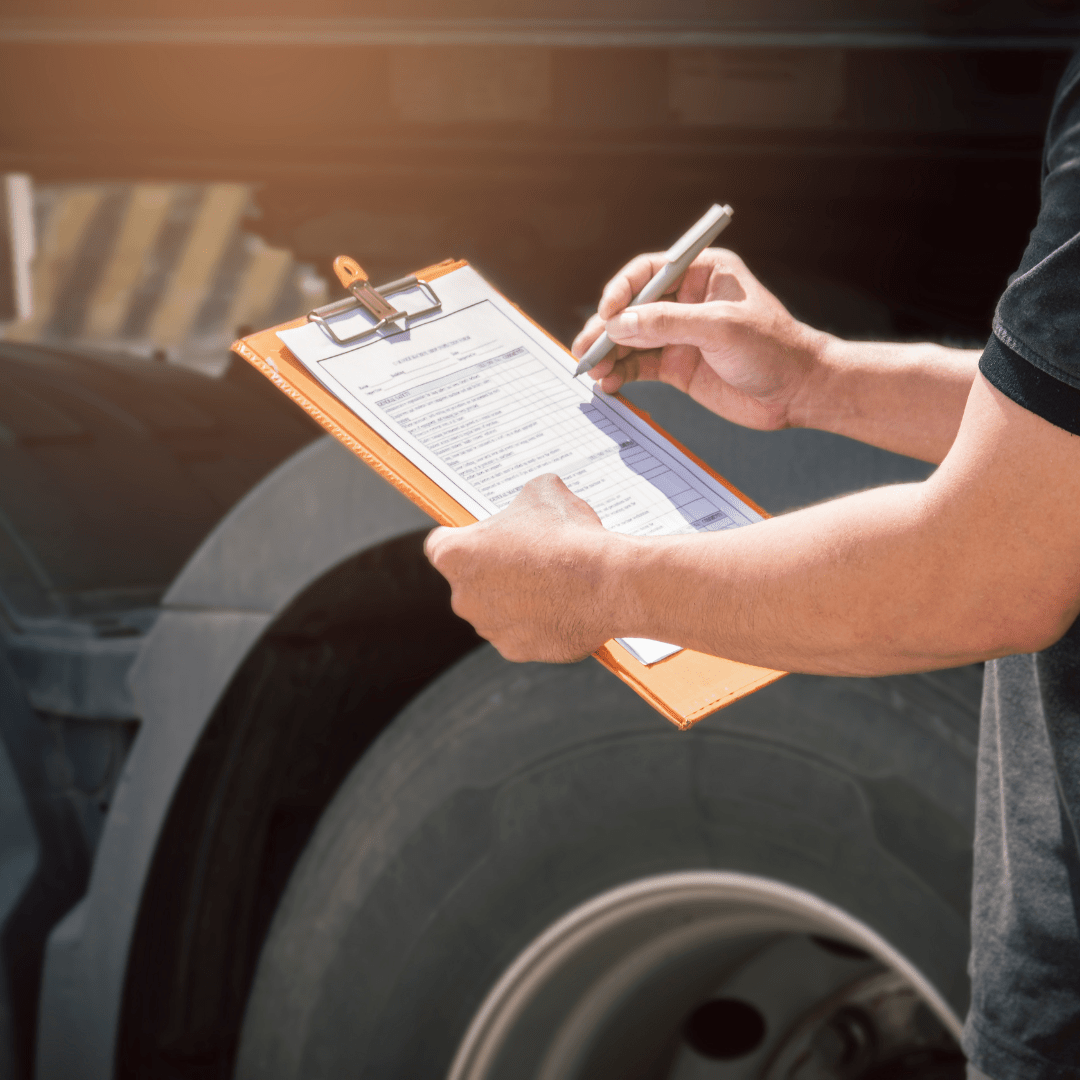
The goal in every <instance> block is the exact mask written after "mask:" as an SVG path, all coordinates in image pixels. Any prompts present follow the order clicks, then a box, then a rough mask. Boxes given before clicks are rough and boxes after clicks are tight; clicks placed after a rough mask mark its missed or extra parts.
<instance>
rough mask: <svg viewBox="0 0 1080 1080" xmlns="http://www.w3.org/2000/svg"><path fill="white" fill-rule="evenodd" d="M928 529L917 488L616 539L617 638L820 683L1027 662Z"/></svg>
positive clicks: (938, 526)
mask: <svg viewBox="0 0 1080 1080" xmlns="http://www.w3.org/2000/svg"><path fill="white" fill-rule="evenodd" d="M933 518H934V513H933V508H932V503H931V502H930V501H928V499H927V493H926V491H925V490H924V485H921V484H909V485H902V486H897V487H891V488H879V489H876V490H873V491H868V492H862V493H860V494H858V495H853V496H849V497H847V498H845V499H840V500H836V501H834V502H831V503H826V504H822V505H820V506H816V507H811V508H809V509H807V510H802V511H799V512H797V513H793V514H788V515H785V516H783V517H778V518H773V519H772V520H769V521H765V522H762V523H761V524H759V525H753V526H748V527H744V528H742V529H737V530H730V531H727V532H722V533H711V534H702V535H698V536H677V537H649V538H637V537H621V538H619V540H618V542H617V543H616V544H615V545H613V550H612V552H611V555H610V558H609V559H608V561H607V564H606V566H605V572H606V573H607V574H609V575H610V576H611V589H610V590H609V593H608V595H610V596H611V597H612V598H613V601H612V603H613V607H612V617H611V618H612V636H619V637H624V636H628V637H649V638H655V639H657V640H660V641H672V642H675V643H677V644H680V645H684V646H686V647H689V648H694V649H697V650H699V651H701V652H706V653H711V654H713V655H717V656H724V657H727V658H729V659H732V660H740V661H743V662H745V663H750V664H755V665H759V666H763V667H775V668H779V669H781V670H785V671H800V672H808V673H813V674H822V675H881V674H888V673H896V672H905V671H923V670H928V669H931V668H938V667H950V666H954V665H957V664H962V663H967V662H970V661H974V660H982V659H985V658H987V657H989V656H992V655H1004V654H1006V653H1009V652H1015V651H1018V650H1023V648H1024V646H1025V645H1027V644H1028V643H1027V642H1023V641H1016V640H1013V639H1012V637H1011V636H1010V627H1009V626H1007V625H998V624H996V620H995V617H994V612H993V611H992V610H984V607H983V601H984V598H985V596H986V595H987V590H986V589H985V583H978V584H977V585H976V587H975V588H974V589H973V588H972V585H973V583H972V581H971V576H972V570H973V569H975V568H971V567H964V566H962V565H961V566H958V565H957V563H956V561H955V559H953V558H950V557H949V549H950V547H951V546H952V545H951V543H950V532H951V531H952V530H950V529H949V528H947V527H942V523H940V522H935V521H934V520H933Z"/></svg>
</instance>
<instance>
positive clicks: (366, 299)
mask: <svg viewBox="0 0 1080 1080" xmlns="http://www.w3.org/2000/svg"><path fill="white" fill-rule="evenodd" d="M334 273H336V274H337V276H338V280H339V281H340V282H341V284H342V285H344V286H345V288H346V289H348V290H349V291H350V292H351V293H352V296H347V297H345V299H344V300H337V301H335V302H334V303H332V304H324V305H323V306H322V307H318V308H315V310H314V311H309V312H308V321H309V322H313V323H317V324H318V325H319V326H321V327H322V329H323V330H324V331H325V332H326V333H327V334H328V335H329V337H330V339H331V340H332V341H334V342H335V343H336V344H338V345H348V344H350V343H351V342H354V341H359V340H360V339H362V338H366V337H370V336H371V335H372V334H376V333H378V332H379V331H380V330H382V329H383V328H384V327H387V326H396V325H397V324H398V323H403V324H404V325H405V326H406V327H407V326H408V325H409V323H410V322H411V321H412V320H413V319H418V318H420V317H421V316H422V315H430V314H431V313H432V312H433V311H440V310H441V309H442V301H441V300H440V299H439V298H438V296H436V295H435V290H434V289H432V287H431V286H430V285H429V284H428V283H427V282H426V281H420V280H419V278H417V277H416V276H415V275H411V276H409V277H404V278H399V279H398V280H397V281H391V282H388V283H387V284H386V285H380V286H379V287H378V288H375V287H373V286H372V284H371V282H370V281H369V280H368V276H367V274H365V273H364V270H363V267H361V265H360V264H359V263H358V262H357V261H356V260H355V259H350V258H349V257H348V256H347V255H339V256H338V257H337V258H336V259H335V260H334ZM416 288H418V289H419V290H420V291H421V293H423V295H424V299H425V300H426V301H427V302H428V307H425V308H423V309H422V310H420V311H413V312H406V311H399V310H398V309H397V308H396V307H394V305H393V304H391V303H390V302H389V301H388V300H387V299H386V298H387V297H388V296H394V295H395V294H397V293H401V292H405V291H406V290H408V289H416ZM357 307H362V308H363V309H364V310H365V311H366V312H367V313H368V314H369V315H370V316H371V317H372V318H373V319H374V320H375V324H374V325H373V326H368V327H365V328H364V329H363V330H359V331H358V332H357V333H355V334H350V335H349V336H348V337H339V336H338V334H337V332H336V331H335V330H334V328H333V327H332V326H331V325H330V323H329V322H328V320H329V319H331V318H333V317H334V316H335V315H341V314H343V313H344V312H346V311H352V310H354V309H355V308H357Z"/></svg>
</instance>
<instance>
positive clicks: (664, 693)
mask: <svg viewBox="0 0 1080 1080" xmlns="http://www.w3.org/2000/svg"><path fill="white" fill-rule="evenodd" d="M467 265H468V263H467V262H466V261H465V260H463V259H461V260H455V259H447V260H445V261H444V262H441V263H437V264H435V265H433V266H428V267H425V268H424V269H423V270H418V271H417V272H416V273H415V274H412V275H410V276H409V277H408V278H402V279H401V280H400V281H395V282H390V283H389V284H388V285H384V286H379V287H377V288H372V287H371V286H370V285H369V284H368V282H367V279H366V276H363V272H362V271H360V268H359V265H358V264H357V263H355V262H354V261H353V260H351V259H348V258H347V257H345V256H339V258H338V259H337V260H335V264H334V268H335V270H336V271H337V272H338V276H339V277H340V278H341V280H342V283H343V284H346V285H347V287H350V288H351V291H352V293H353V296H350V297H346V298H345V299H344V300H339V301H337V302H336V303H335V304H329V305H326V306H325V307H323V308H318V309H316V310H315V311H314V312H311V313H310V314H309V315H308V316H307V317H306V318H300V319H294V320H292V321H290V322H287V323H282V324H281V325H280V326H274V327H271V328H270V329H268V330H262V331H259V332H258V333H254V334H249V335H248V336H247V337H245V338H242V339H240V340H239V341H236V342H234V343H233V346H232V349H233V352H235V353H237V355H239V356H241V357H243V358H244V359H245V360H246V361H247V362H248V363H249V364H251V365H252V366H253V367H254V368H256V369H257V370H258V371H260V372H261V373H262V374H263V375H265V376H266V378H268V379H269V380H270V381H271V382H272V383H273V384H274V385H275V386H276V387H277V388H278V389H279V390H281V391H282V393H284V394H286V395H287V396H288V397H290V398H292V400H293V401H295V402H296V403H297V404H298V405H299V406H300V407H301V408H302V409H303V410H304V411H305V412H306V413H307V414H308V415H309V416H311V417H312V419H314V420H316V421H317V422H318V423H319V424H321V425H322V427H324V428H325V429H326V430H327V431H328V432H329V433H330V434H331V435H333V436H334V438H335V439H337V440H338V441H339V442H341V443H342V444H344V445H345V446H347V447H348V448H349V449H350V450H351V451H352V452H353V453H354V454H356V456H357V457H359V458H360V459H361V460H362V461H363V462H364V463H365V464H366V465H368V466H369V467H370V468H372V469H374V470H375V472H377V473H378V474H379V475H380V476H381V477H382V478H383V479H384V480H386V481H387V482H388V483H390V484H392V485H393V486H394V487H395V488H397V490H398V491H400V492H401V493H402V494H403V495H404V496H405V497H406V498H407V499H409V500H411V501H412V502H413V503H415V504H416V505H417V506H418V507H419V508H420V509H421V510H423V511H424V512H425V513H426V514H428V515H429V516H430V517H431V518H433V519H434V520H435V521H436V522H438V523H439V524H440V525H450V526H459V525H471V524H472V523H473V522H475V521H476V520H477V518H476V516H475V515H474V514H472V513H471V512H470V511H469V510H467V509H466V508H465V507H463V506H462V505H461V504H460V503H459V502H458V501H457V500H456V499H454V498H453V497H452V496H451V495H449V494H448V493H447V492H445V491H444V490H443V489H442V488H441V487H439V485H438V484H436V483H435V481H433V480H432V479H431V478H430V477H429V476H427V475H426V474H425V473H424V472H423V471H422V470H421V469H420V467H419V466H417V465H416V464H414V463H413V462H412V461H410V460H409V459H408V458H407V457H406V456H405V455H404V454H403V453H401V451H399V450H398V449H396V448H395V447H393V446H391V445H390V443H389V442H387V441H386V439H384V438H383V437H382V436H381V435H380V434H379V433H377V432H376V431H375V430H374V429H373V428H371V427H370V426H369V425H368V424H367V423H365V422H364V421H363V420H361V419H360V417H359V416H357V415H356V413H354V412H353V411H352V410H351V409H349V408H348V407H347V406H346V405H345V404H344V403H343V402H341V401H340V400H339V399H338V398H337V397H335V396H334V395H333V394H332V393H331V392H330V391H329V390H327V389H326V388H325V387H324V386H322V385H321V384H320V383H319V382H318V380H317V379H315V378H314V377H313V376H312V375H311V374H310V373H309V372H308V371H307V369H306V368H305V367H304V365H303V364H302V363H301V362H300V360H298V359H297V358H296V357H295V356H294V355H293V354H292V353H291V352H290V350H289V349H288V348H287V347H286V345H285V343H284V342H283V341H282V340H281V339H280V338H279V337H278V336H277V335H278V332H279V331H281V330H289V329H292V328H294V327H299V326H303V325H304V324H305V323H307V322H319V321H320V320H323V319H327V318H330V317H332V316H333V315H335V314H339V313H341V312H343V311H345V310H348V308H350V307H356V306H358V305H360V306H363V307H365V308H366V309H367V311H368V312H369V313H370V314H371V315H372V316H373V318H375V319H376V320H378V319H382V320H383V322H382V323H381V324H380V325H386V324H387V323H391V324H393V325H398V326H404V325H405V323H406V321H407V320H408V318H409V316H408V315H406V314H405V313H403V312H399V311H397V310H396V309H395V308H394V307H393V305H392V303H389V301H390V300H392V298H393V295H394V293H395V292H399V291H403V290H404V289H406V288H416V287H419V288H420V289H421V290H423V292H424V296H425V298H426V299H427V301H428V302H429V304H431V305H438V304H439V299H438V295H437V291H436V288H435V287H434V286H433V284H432V283H433V282H435V281H437V280H438V279H439V278H441V277H443V276H445V275H446V274H449V273H452V272H453V271H455V270H458V269H461V268H462V267H464V266H467ZM371 294H373V295H371ZM380 301H382V303H381V304H380ZM514 307H517V305H514ZM387 308H389V312H388V311H387ZM436 309H437V308H436V307H434V306H433V307H431V308H430V310H436ZM517 310H518V311H521V309H520V308H517ZM424 313H427V311H426V310H425V312H424ZM521 314H522V315H524V317H525V318H526V319H528V316H527V315H525V313H524V312H521ZM419 316H420V313H415V312H414V314H413V315H412V318H419ZM529 322H530V323H532V325H533V326H535V327H537V329H538V330H540V332H541V333H543V334H544V336H545V337H546V338H548V339H549V340H550V341H552V342H554V343H555V345H556V346H557V348H558V349H559V350H560V351H562V352H565V353H567V355H570V354H569V351H568V350H567V349H566V348H565V347H564V346H563V345H562V344H561V343H560V342H558V341H556V339H555V338H553V337H552V336H551V335H550V334H548V333H547V331H546V330H544V328H543V327H541V326H539V324H538V323H536V322H535V321H534V320H532V319H529ZM332 336H334V340H335V341H337V342H338V343H339V344H344V343H345V342H343V341H341V339H338V338H337V337H336V335H332ZM346 340H347V339H346ZM619 401H620V402H622V404H623V405H624V406H625V407H626V408H628V409H630V410H631V411H632V412H633V413H635V414H636V415H637V416H638V417H639V418H641V420H642V421H643V422H644V423H646V424H648V426H649V427H650V428H652V429H653V430H654V431H656V432H657V433H658V434H659V435H661V436H662V437H663V438H664V439H666V440H667V441H668V442H669V443H671V444H672V445H673V446H674V447H676V448H677V449H678V450H680V451H681V452H682V453H683V454H685V455H686V456H687V457H688V458H689V459H690V460H691V461H693V462H694V463H695V464H696V465H698V466H699V467H700V468H701V469H703V470H704V471H705V472H706V473H708V474H709V475H710V476H711V477H712V478H713V479H714V480H716V481H717V482H719V483H720V484H722V485H723V486H724V487H725V488H727V489H728V490H729V491H730V492H731V493H732V494H734V495H735V496H736V497H738V498H739V499H742V500H743V501H744V502H745V503H747V504H748V505H749V506H751V507H752V508H753V509H754V510H756V511H757V512H758V513H760V514H761V515H762V516H763V517H767V516H768V515H767V514H766V513H765V511H764V510H762V509H761V507H759V506H758V505H757V504H756V503H755V502H754V501H753V500H752V499H749V498H747V496H745V495H743V494H742V492H740V491H739V490H738V489H737V488H735V487H734V485H732V484H730V483H728V481H726V480H725V479H724V478H723V477H722V476H720V475H719V474H718V473H716V472H715V470H713V469H711V468H710V467H709V466H708V465H707V464H705V462H703V461H702V460H701V459H700V458H699V457H697V456H696V455H695V454H693V453H691V452H690V451H689V450H688V449H687V448H686V447H685V446H683V445H682V444H681V443H679V442H678V441H677V440H676V439H673V438H672V437H671V436H670V435H668V433H667V432H666V431H664V430H663V428H661V427H660V426H659V425H658V424H655V423H653V421H652V419H651V418H650V417H649V415H648V414H647V413H645V412H643V411H642V410H641V409H638V408H637V407H636V406H634V405H633V404H632V403H631V402H629V401H627V400H626V399H625V398H623V397H622V396H621V395H619ZM593 656H594V657H595V658H596V659H597V660H599V661H600V663H601V664H603V665H604V667H606V668H607V669H608V670H609V671H611V672H612V673H613V674H614V675H616V676H617V677H618V678H620V679H622V681H623V682H625V683H626V684H627V685H628V686H630V687H632V688H633V689H634V690H635V691H636V692H637V693H638V694H640V695H641V697H643V698H644V699H645V700H646V701H648V702H649V704H650V705H652V706H653V708H655V709H656V710H657V712H659V713H660V714H661V715H662V716H665V717H666V718H667V719H668V720H670V721H671V722H672V723H673V724H675V725H676V726H677V727H679V728H682V729H683V730H685V729H687V728H690V727H692V726H693V725H694V724H695V723H697V721H699V720H701V719H703V718H704V717H706V716H708V715H710V714H711V713H713V712H716V711H717V710H718V709H722V708H724V707H725V706H727V705H730V704H732V703H733V702H735V701H738V700H739V699H740V698H742V697H745V696H746V695H748V694H752V693H753V692H754V691H756V690H760V689H761V688H762V687H765V686H768V685H769V684H770V683H773V682H776V680H777V679H780V678H783V676H784V675H785V674H786V672H782V671H774V670H772V669H770V668H760V667H753V666H751V665H749V664H741V663H738V662H736V661H733V660H724V659H722V658H720V657H716V656H709V655H708V654H706V653H700V652H695V651H694V650H692V649H682V650H680V651H679V652H677V653H675V654H673V655H672V656H669V657H667V658H665V659H663V660H660V661H658V662H657V663H655V664H650V665H646V664H643V663H641V662H640V661H639V660H638V659H637V658H636V657H634V656H633V655H631V654H630V653H629V652H628V651H627V650H626V649H625V648H623V647H622V646H621V645H620V644H619V643H618V642H616V641H609V642H608V643H607V644H606V645H604V646H602V647H601V648H600V649H598V650H597V651H596V652H595V653H593Z"/></svg>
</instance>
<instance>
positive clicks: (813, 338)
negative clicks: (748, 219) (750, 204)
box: [573, 248, 830, 431]
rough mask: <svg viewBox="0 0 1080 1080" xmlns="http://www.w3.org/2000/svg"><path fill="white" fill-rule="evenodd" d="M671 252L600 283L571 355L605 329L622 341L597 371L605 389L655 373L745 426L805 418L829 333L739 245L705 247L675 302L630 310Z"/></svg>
mask: <svg viewBox="0 0 1080 1080" xmlns="http://www.w3.org/2000/svg"><path fill="white" fill-rule="evenodd" d="M664 259H665V255H664V253H662V252H659V253H656V254H652V255H639V256H638V257H637V258H636V259H634V260H633V261H632V262H630V263H628V264H627V265H626V266H625V267H624V268H623V269H622V270H620V271H619V273H618V274H616V275H615V277H614V278H612V279H611V281H610V282H609V283H608V285H607V287H606V288H605V289H604V294H603V297H602V298H601V300H600V305H599V310H598V311H597V314H596V315H594V316H593V317H592V318H591V319H589V321H588V322H587V323H586V324H585V328H584V329H583V330H582V331H581V333H580V334H579V335H578V336H577V338H576V340H575V341H574V345H573V352H574V355H575V356H579V357H580V356H583V355H584V353H585V351H586V350H587V349H588V348H589V346H590V345H591V344H592V343H593V342H594V341H595V340H596V339H597V338H598V337H599V336H600V332H601V331H602V330H604V329H606V330H607V333H608V336H609V337H610V338H611V339H612V341H614V342H616V343H617V345H616V348H615V349H614V350H613V351H612V352H611V354H609V355H608V357H607V358H606V359H604V360H603V361H601V362H600V363H599V364H598V365H597V366H596V367H595V368H593V370H592V372H591V375H592V377H593V378H594V379H596V380H597V381H598V382H599V383H600V387H601V389H602V390H603V391H604V392H605V393H608V394H614V393H616V392H617V391H618V390H619V389H620V388H621V387H622V386H623V385H624V384H625V383H628V382H633V381H635V380H658V381H660V382H665V383H669V384H671V385H672V386H675V387H678V388H679V389H680V390H682V391H684V392H685V393H687V394H689V395H690V396H691V397H692V398H694V399H695V400H696V401H698V402H699V403H700V404H702V405H704V406H705V407H706V408H707V409H711V410H712V411H713V412H714V413H716V414H718V415H719V416H722V417H724V419H726V420H731V421H733V422H734V423H737V424H742V425H743V426H744V427H751V428H758V429H759V430H765V431H771V430H776V429H779V428H785V427H795V426H801V424H802V419H801V418H800V417H799V416H798V406H799V402H800V399H801V398H802V397H805V396H806V393H807V388H808V383H809V380H810V377H811V375H812V373H813V371H814V369H815V366H816V364H817V362H818V359H819V357H820V355H821V353H822V351H823V349H824V348H825V346H826V344H827V343H828V341H829V340H830V338H829V335H827V334H823V333H821V332H820V331H817V330H813V329H811V328H810V327H809V326H806V325H805V324H803V323H801V322H799V321H798V320H797V319H795V318H794V317H793V316H792V315H790V314H789V313H788V311H787V310H786V309H785V308H784V306H783V304H781V303H780V301H779V300H777V299H776V297H775V296H773V295H772V293H770V292H769V291H768V289H766V288H765V287H764V286H763V285H762V284H761V283H760V282H759V281H758V280H757V278H755V277H754V275H753V274H751V273H750V271H749V270H748V269H747V268H746V265H745V263H744V262H743V261H742V259H740V258H739V256H738V255H736V254H735V253H734V252H731V251H726V250H723V249H720V248H708V249H707V250H705V251H703V252H702V253H701V254H700V255H699V256H698V257H697V259H695V260H694V262H693V264H692V265H691V266H690V268H689V270H687V272H686V273H685V274H684V275H683V278H682V280H681V282H680V283H679V285H678V288H677V290H676V292H675V293H674V294H673V296H672V299H671V300H664V301H659V302H657V303H653V304H643V305H641V306H640V307H633V308H627V306H626V305H627V304H629V302H630V300H631V298H632V297H633V296H635V295H636V294H637V293H638V292H640V291H641V289H642V288H643V287H644V286H645V284H646V283H647V282H648V281H649V279H650V278H652V276H653V275H654V274H655V273H656V272H657V270H659V269H660V268H661V266H662V265H663V263H664Z"/></svg>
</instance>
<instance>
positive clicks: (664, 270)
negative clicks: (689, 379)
mask: <svg viewBox="0 0 1080 1080" xmlns="http://www.w3.org/2000/svg"><path fill="white" fill-rule="evenodd" d="M733 213H734V211H733V210H732V209H731V207H730V206H720V205H718V204H715V203H714V204H713V206H712V207H711V209H710V210H709V211H708V213H706V215H705V216H704V217H703V218H702V219H701V220H700V221H699V222H697V223H696V224H695V225H694V226H693V228H691V229H690V230H689V232H687V233H686V234H685V235H684V236H682V237H680V238H679V239H678V240H676V241H675V243H674V244H672V246H671V247H670V248H669V249H668V253H667V261H666V262H665V263H664V265H663V266H662V267H660V269H659V270H658V271H657V272H656V274H655V275H654V276H653V279H652V280H651V281H650V282H649V284H648V285H646V286H645V288H644V289H642V290H641V292H639V293H638V294H637V296H635V297H634V299H633V300H631V301H630V303H629V304H627V305H626V306H627V307H634V306H635V305H637V304H651V303H652V302H653V301H654V300H659V299H660V297H661V296H663V295H664V293H666V292H667V291H668V289H670V288H671V286H672V285H674V284H675V282H676V281H678V279H679V278H680V277H681V276H682V275H683V274H685V273H686V270H687V268H688V267H689V266H690V264H691V263H692V262H693V261H694V260H695V259H696V258H697V257H698V256H699V255H700V254H701V253H702V252H703V251H704V250H705V249H706V248H707V247H708V246H709V245H710V244H711V243H712V242H713V241H714V240H715V239H716V238H717V237H718V236H719V235H720V234H721V233H722V232H723V231H724V229H726V228H727V225H728V222H729V221H731V215H732V214H733ZM614 347H615V342H613V341H612V340H611V338H609V337H608V336H607V331H604V333H602V334H601V335H600V336H599V337H598V338H597V339H596V340H595V341H594V342H593V343H592V345H591V346H590V347H589V351H588V352H587V353H586V354H585V355H584V356H583V357H582V358H581V363H580V364H578V366H577V369H576V370H575V371H574V374H575V375H584V374H585V372H586V371H591V370H592V369H593V368H594V367H596V365H597V364H599V363H600V361H601V360H603V359H604V357H605V356H607V354H608V353H609V352H611V350H612V349H613V348H614Z"/></svg>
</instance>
